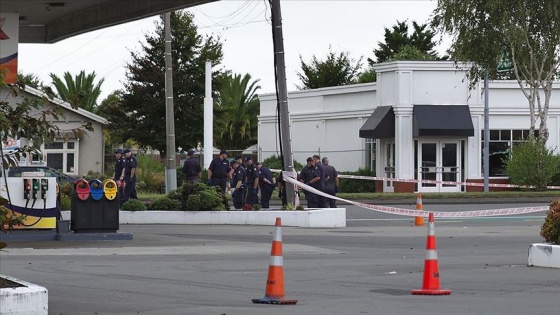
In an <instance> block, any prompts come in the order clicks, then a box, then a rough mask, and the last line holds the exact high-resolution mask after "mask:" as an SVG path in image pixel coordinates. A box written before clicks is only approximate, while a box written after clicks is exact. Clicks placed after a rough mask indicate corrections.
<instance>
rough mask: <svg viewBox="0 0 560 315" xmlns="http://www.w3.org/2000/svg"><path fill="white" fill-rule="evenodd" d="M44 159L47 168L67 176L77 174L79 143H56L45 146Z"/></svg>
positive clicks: (72, 141)
mask: <svg viewBox="0 0 560 315" xmlns="http://www.w3.org/2000/svg"><path fill="white" fill-rule="evenodd" d="M43 155H44V159H45V161H46V162H47V166H49V167H52V168H54V169H56V170H58V171H60V172H63V173H66V174H77V173H78V168H77V167H76V166H77V161H76V158H77V156H78V142H77V141H75V140H71V141H67V142H64V141H54V142H52V143H49V144H45V145H44V149H43Z"/></svg>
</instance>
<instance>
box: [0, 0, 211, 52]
mask: <svg viewBox="0 0 560 315" xmlns="http://www.w3.org/2000/svg"><path fill="white" fill-rule="evenodd" d="M215 1H217V0H157V1H149V0H58V1H50V0H25V1H23V0H2V4H1V5H0V12H2V13H18V14H19V19H20V26H19V42H20V43H54V42H57V41H60V40H63V39H65V38H68V37H71V36H75V35H79V34H83V33H86V32H89V31H93V30H97V29H101V28H105V27H108V26H113V25H117V24H122V23H126V22H130V21H134V20H138V19H142V18H146V17H150V16H154V15H158V14H162V13H165V12H169V11H174V10H179V9H184V8H188V7H193V6H196V5H200V4H204V3H208V2H215Z"/></svg>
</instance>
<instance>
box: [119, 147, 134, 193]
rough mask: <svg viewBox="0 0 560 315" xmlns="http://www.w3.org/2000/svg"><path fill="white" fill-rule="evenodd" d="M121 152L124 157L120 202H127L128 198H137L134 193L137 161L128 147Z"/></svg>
mask: <svg viewBox="0 0 560 315" xmlns="http://www.w3.org/2000/svg"><path fill="white" fill-rule="evenodd" d="M123 152H124V158H125V166H124V176H121V178H120V180H124V193H123V197H122V199H121V203H125V202H127V201H128V199H130V198H132V199H138V194H137V193H136V167H137V166H138V162H137V161H136V157H135V156H134V155H132V152H130V149H125V150H124V151H123Z"/></svg>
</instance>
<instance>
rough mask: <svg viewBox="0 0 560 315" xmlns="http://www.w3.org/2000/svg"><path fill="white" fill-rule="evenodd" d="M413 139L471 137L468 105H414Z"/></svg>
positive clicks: (472, 130) (472, 129)
mask: <svg viewBox="0 0 560 315" xmlns="http://www.w3.org/2000/svg"><path fill="white" fill-rule="evenodd" d="M413 116H414V122H413V129H414V136H415V137H444V136H445V137H472V136H474V127H473V123H472V117H471V112H470V110H469V106H468V105H414V114H413Z"/></svg>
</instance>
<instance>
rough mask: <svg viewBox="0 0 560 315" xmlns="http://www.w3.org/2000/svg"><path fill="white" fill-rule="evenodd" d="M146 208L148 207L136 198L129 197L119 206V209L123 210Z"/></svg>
mask: <svg viewBox="0 0 560 315" xmlns="http://www.w3.org/2000/svg"><path fill="white" fill-rule="evenodd" d="M147 209H148V208H147V207H146V205H145V204H143V203H142V201H140V200H138V199H130V200H128V201H127V202H125V203H124V204H123V205H122V207H121V210H125V211H145V210H147Z"/></svg>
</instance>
